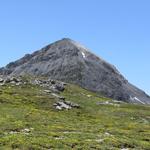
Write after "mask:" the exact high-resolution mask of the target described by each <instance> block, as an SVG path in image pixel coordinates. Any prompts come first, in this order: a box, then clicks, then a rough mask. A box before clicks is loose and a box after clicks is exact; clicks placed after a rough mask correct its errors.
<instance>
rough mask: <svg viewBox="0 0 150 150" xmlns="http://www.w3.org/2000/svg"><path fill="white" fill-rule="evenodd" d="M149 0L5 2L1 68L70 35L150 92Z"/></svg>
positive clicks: (0, 16)
mask: <svg viewBox="0 0 150 150" xmlns="http://www.w3.org/2000/svg"><path fill="white" fill-rule="evenodd" d="M149 7H150V1H149V0H22V1H21V0H1V1H0V56H1V57H0V66H4V65H6V64H7V63H8V62H10V61H14V60H16V59H18V58H20V57H22V56H23V55H24V54H26V53H31V52H33V51H35V50H38V49H40V48H41V47H43V46H45V45H46V44H49V43H51V42H54V41H56V40H59V39H61V38H63V37H69V38H71V39H74V40H76V41H79V42H80V43H82V44H84V45H85V46H86V47H88V48H89V49H91V51H92V52H94V53H96V54H97V55H99V56H100V57H103V58H104V59H105V60H107V61H108V62H110V63H112V64H114V65H115V66H116V67H117V68H118V69H119V71H120V72H121V73H122V74H123V75H124V76H125V77H126V78H127V79H128V80H129V81H130V82H131V83H133V84H135V85H137V86H138V87H140V88H141V89H144V90H145V91H146V92H147V93H149V94H150V69H149V64H150V63H149V62H150V59H149V57H150V9H149Z"/></svg>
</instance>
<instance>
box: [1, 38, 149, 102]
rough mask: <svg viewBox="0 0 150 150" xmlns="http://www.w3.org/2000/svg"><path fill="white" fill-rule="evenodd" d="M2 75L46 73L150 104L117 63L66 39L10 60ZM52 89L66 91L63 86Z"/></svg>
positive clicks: (125, 99) (114, 96)
mask: <svg viewBox="0 0 150 150" xmlns="http://www.w3.org/2000/svg"><path fill="white" fill-rule="evenodd" d="M0 74H1V75H9V76H15V75H26V74H28V75H34V76H45V77H49V78H50V79H54V80H60V81H63V82H67V83H73V84H77V85H79V86H81V87H83V88H85V89H88V90H91V91H94V92H98V93H101V94H103V95H104V96H107V97H110V98H113V99H116V100H120V101H125V102H130V103H138V104H150V97H149V96H148V95H147V94H146V93H145V92H144V91H142V90H140V89H139V88H137V87H135V86H134V85H132V84H130V83H129V82H128V81H127V80H126V79H125V78H124V77H123V76H122V75H121V74H120V72H119V71H118V70H117V69H116V68H115V67H114V66H113V65H111V64H109V63H108V62H106V61H105V60H103V59H102V58H100V57H98V56H96V55H94V54H93V53H91V52H90V51H89V50H88V49H87V48H85V47H84V46H82V45H80V44H79V43H77V42H75V41H73V40H70V39H66V38H65V39H62V40H60V41H57V42H55V43H52V44H50V45H47V46H46V47H44V48H42V49H41V50H39V51H36V52H34V53H33V54H28V55H25V56H24V57H23V58H21V59H19V60H17V61H15V62H12V63H9V64H8V65H7V66H6V67H3V68H0ZM54 85H55V84H54ZM51 89H53V90H54V91H55V92H59V90H60V91H63V87H60V86H56V87H55V86H53V87H51Z"/></svg>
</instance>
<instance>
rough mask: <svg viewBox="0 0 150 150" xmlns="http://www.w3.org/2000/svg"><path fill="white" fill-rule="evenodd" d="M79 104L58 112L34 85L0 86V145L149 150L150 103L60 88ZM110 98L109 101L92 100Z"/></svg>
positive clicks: (1, 148)
mask: <svg viewBox="0 0 150 150" xmlns="http://www.w3.org/2000/svg"><path fill="white" fill-rule="evenodd" d="M61 95H63V96H64V97H65V98H66V99H67V100H69V101H71V102H75V103H77V104H79V105H80V107H81V108H79V109H75V108H73V109H71V110H63V111H58V110H55V108H54V107H53V103H54V102H55V101H56V99H55V98H54V97H52V96H51V94H48V93H44V90H43V89H42V88H41V87H38V86H34V85H30V84H28V85H20V86H11V85H9V84H8V85H5V86H1V87H0V150H12V149H14V150H51V149H52V150H53V149H54V150H63V149H64V150H72V149H73V150H95V149H96V150H110V149H112V150H121V149H123V148H126V149H127V148H128V149H129V150H130V149H134V150H149V149H150V107H149V106H142V105H131V104H125V103H121V104H115V103H114V102H113V101H112V100H111V99H107V98H104V97H101V96H99V95H97V94H95V93H92V92H89V91H87V90H84V89H82V88H80V87H78V86H75V85H67V86H66V89H65V91H64V92H63V93H61ZM105 101H110V102H112V103H114V105H109V104H98V103H99V102H105Z"/></svg>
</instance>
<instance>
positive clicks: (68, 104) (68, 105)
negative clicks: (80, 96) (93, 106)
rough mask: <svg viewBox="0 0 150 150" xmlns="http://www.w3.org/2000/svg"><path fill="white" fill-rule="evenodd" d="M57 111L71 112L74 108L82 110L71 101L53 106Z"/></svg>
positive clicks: (60, 102)
mask: <svg viewBox="0 0 150 150" xmlns="http://www.w3.org/2000/svg"><path fill="white" fill-rule="evenodd" d="M53 106H54V107H55V109H57V110H69V109H72V108H80V106H79V105H78V104H75V103H73V102H70V101H58V102H56V103H54V105H53Z"/></svg>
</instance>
